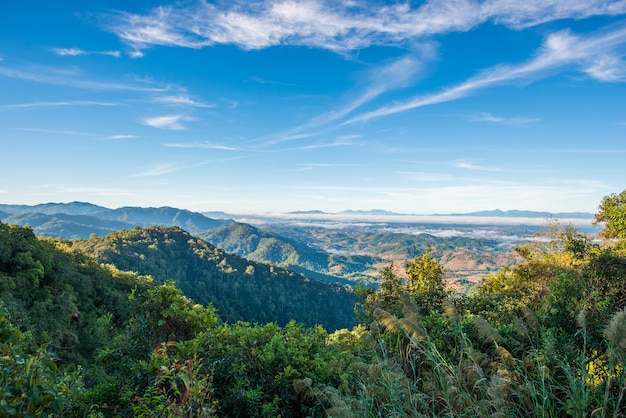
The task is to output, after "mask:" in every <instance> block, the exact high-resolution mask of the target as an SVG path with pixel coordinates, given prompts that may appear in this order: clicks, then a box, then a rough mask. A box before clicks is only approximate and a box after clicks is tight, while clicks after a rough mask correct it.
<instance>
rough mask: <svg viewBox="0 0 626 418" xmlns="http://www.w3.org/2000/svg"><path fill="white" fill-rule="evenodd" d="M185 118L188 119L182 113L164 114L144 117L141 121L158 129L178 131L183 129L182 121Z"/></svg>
mask: <svg viewBox="0 0 626 418" xmlns="http://www.w3.org/2000/svg"><path fill="white" fill-rule="evenodd" d="M185 120H190V119H189V118H188V117H186V116H184V115H166V116H155V117H151V118H144V119H143V123H144V124H146V125H148V126H152V127H153V128H158V129H171V130H176V131H180V130H183V129H185V127H184V126H183V124H182V122H183V121H185Z"/></svg>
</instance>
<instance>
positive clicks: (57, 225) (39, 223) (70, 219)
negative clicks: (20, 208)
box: [0, 212, 133, 239]
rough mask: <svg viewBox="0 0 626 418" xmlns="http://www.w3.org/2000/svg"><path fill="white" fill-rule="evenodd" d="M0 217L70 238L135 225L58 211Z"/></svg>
mask: <svg viewBox="0 0 626 418" xmlns="http://www.w3.org/2000/svg"><path fill="white" fill-rule="evenodd" d="M0 219H2V220H3V222H5V223H8V224H16V225H22V226H24V225H28V226H30V227H31V228H32V229H33V231H35V233H36V234H37V235H44V236H49V237H63V238H68V239H84V238H88V237H89V236H90V235H91V234H94V233H95V234H99V235H106V234H108V233H110V232H112V231H117V230H120V229H129V228H132V227H133V225H131V224H128V223H124V222H118V221H109V220H103V219H100V218H97V217H95V216H88V215H67V214H64V213H56V214H53V215H47V214H44V213H39V212H28V213H22V214H15V215H8V216H2V215H1V214H0Z"/></svg>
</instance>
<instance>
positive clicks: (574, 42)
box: [344, 27, 626, 124]
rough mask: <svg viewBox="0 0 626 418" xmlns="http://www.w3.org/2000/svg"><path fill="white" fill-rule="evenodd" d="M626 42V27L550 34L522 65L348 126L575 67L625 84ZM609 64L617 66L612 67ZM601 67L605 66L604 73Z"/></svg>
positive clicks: (482, 75)
mask: <svg viewBox="0 0 626 418" xmlns="http://www.w3.org/2000/svg"><path fill="white" fill-rule="evenodd" d="M625 43H626V27H619V28H617V29H612V30H609V31H606V32H602V33H599V34H596V35H594V36H590V37H588V38H581V37H578V36H575V35H573V34H571V33H570V32H569V31H561V32H557V33H554V34H552V35H550V36H549V37H548V38H547V40H546V41H545V43H544V45H543V46H542V48H541V49H540V50H539V52H538V54H537V55H536V56H535V58H533V59H531V60H529V61H527V62H526V63H524V64H521V65H517V66H515V65H499V66H496V67H494V68H491V69H489V70H486V71H483V72H481V73H480V74H478V75H477V76H475V77H473V78H470V79H469V80H467V81H465V82H463V83H461V84H458V85H456V86H454V87H451V88H448V89H446V90H444V91H442V92H439V93H435V94H430V95H421V96H417V97H414V98H412V99H410V100H407V101H405V102H401V103H395V104H392V105H389V106H384V107H380V108H378V109H376V110H374V111H371V112H367V113H364V114H361V115H358V116H356V117H354V118H352V119H350V120H348V121H346V122H344V124H350V123H354V122H363V121H367V120H370V119H373V118H378V117H382V116H389V115H393V114H395V113H400V112H405V111H408V110H412V109H416V108H419V107H424V106H430V105H435V104H439V103H445V102H450V101H453V100H457V99H461V98H464V97H468V96H470V95H472V94H475V93H476V92H478V91H480V90H483V89H486V88H490V87H494V86H498V85H503V84H510V83H513V82H530V81H532V80H534V79H538V78H542V77H546V76H548V75H551V74H553V73H554V72H555V71H556V70H557V69H558V68H562V67H566V66H575V67H577V68H580V69H582V71H584V72H586V73H587V74H588V75H589V76H591V77H594V78H596V79H597V80H599V81H603V82H609V81H618V80H619V81H625V80H626V79H618V78H616V77H617V75H618V74H622V73H624V71H625V70H626V63H624V61H622V60H621V59H620V58H621V57H619V56H618V55H617V54H618V53H617V52H616V51H615V49H616V48H617V47H618V46H622V45H624V44H625ZM609 63H611V64H612V65H613V67H611V68H609ZM598 65H601V66H602V71H600V70H599V67H598Z"/></svg>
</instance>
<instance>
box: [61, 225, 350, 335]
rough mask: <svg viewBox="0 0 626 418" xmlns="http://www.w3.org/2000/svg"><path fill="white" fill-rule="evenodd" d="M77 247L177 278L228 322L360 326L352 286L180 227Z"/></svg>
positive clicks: (161, 277) (157, 276)
mask: <svg viewBox="0 0 626 418" xmlns="http://www.w3.org/2000/svg"><path fill="white" fill-rule="evenodd" d="M72 246H73V248H75V249H78V250H80V251H82V252H83V253H84V254H86V255H89V256H93V257H94V258H95V259H96V260H97V261H98V262H99V263H105V264H112V265H115V266H116V267H117V268H119V269H121V270H127V271H136V272H138V273H140V274H142V275H149V276H151V277H153V278H154V280H155V282H156V283H164V282H165V281H168V280H172V281H174V283H176V286H177V287H179V288H180V289H181V290H182V291H183V293H184V294H185V295H186V296H188V297H190V298H191V299H193V300H194V301H195V302H197V303H200V304H203V305H207V304H209V303H211V304H213V305H214V306H215V307H216V308H217V310H218V312H219V314H220V318H221V319H222V320H224V321H227V322H231V323H232V322H236V321H247V322H253V323H254V322H257V323H266V322H272V321H273V322H276V323H278V324H279V325H285V324H287V323H288V322H289V321H290V320H292V319H295V320H296V321H298V322H301V323H303V324H305V325H307V326H314V325H317V324H321V325H323V326H324V327H325V328H326V329H328V330H333V331H334V330H336V329H340V328H346V327H352V326H354V325H355V324H356V321H355V317H354V310H353V305H354V303H355V302H356V298H355V296H354V294H353V293H352V292H351V291H350V290H349V289H346V288H345V287H343V286H340V285H338V284H331V283H323V282H319V281H316V280H309V279H306V278H305V277H304V276H302V275H300V274H296V273H293V272H291V271H288V270H285V269H282V268H279V267H276V266H272V265H269V264H262V263H255V262H253V261H249V260H246V259H244V258H241V257H237V256H234V255H230V254H227V253H226V252H224V251H223V250H221V249H218V248H216V247H214V246H213V245H211V244H209V243H207V242H205V241H203V240H201V239H198V238H194V237H192V236H191V235H190V234H189V233H187V232H185V231H184V230H182V229H180V228H178V227H161V226H154V227H150V228H135V229H132V230H126V231H118V232H114V233H112V234H109V235H107V236H105V237H92V238H90V239H89V240H86V241H76V242H74V243H73V244H72Z"/></svg>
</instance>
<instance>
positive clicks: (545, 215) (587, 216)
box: [436, 209, 595, 219]
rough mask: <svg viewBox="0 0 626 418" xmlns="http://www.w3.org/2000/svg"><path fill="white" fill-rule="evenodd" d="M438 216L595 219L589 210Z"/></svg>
mask: <svg viewBox="0 0 626 418" xmlns="http://www.w3.org/2000/svg"><path fill="white" fill-rule="evenodd" d="M436 216H494V217H505V218H557V219H574V218H578V219H593V218H594V217H595V215H594V214H593V213H587V212H558V213H552V212H535V211H532V210H517V209H513V210H500V209H495V210H483V211H478V212H468V213H451V214H448V215H441V214H438V215H436Z"/></svg>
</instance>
